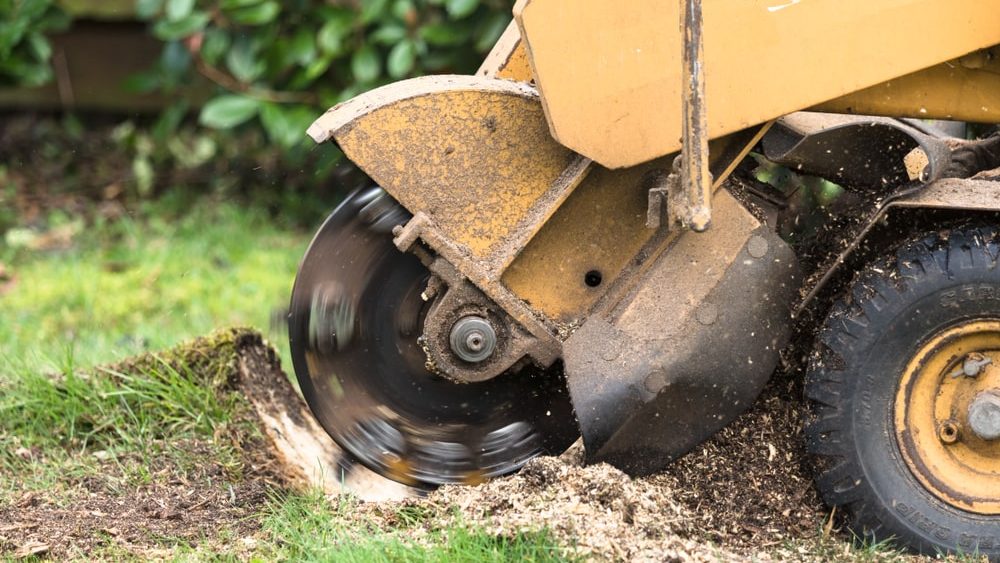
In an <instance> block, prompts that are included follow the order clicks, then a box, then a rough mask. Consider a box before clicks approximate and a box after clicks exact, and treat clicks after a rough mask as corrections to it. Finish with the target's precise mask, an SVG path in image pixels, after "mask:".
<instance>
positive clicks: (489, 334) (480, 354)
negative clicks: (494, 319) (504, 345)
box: [448, 315, 497, 363]
mask: <svg viewBox="0 0 1000 563" xmlns="http://www.w3.org/2000/svg"><path fill="white" fill-rule="evenodd" d="M448 340H449V342H450V343H451V351H452V352H454V353H455V355H456V356H458V357H459V358H461V359H463V360H465V361H466V362H470V363H478V362H481V361H483V360H485V359H486V358H489V357H490V355H492V354H493V350H495V349H496V347H497V333H496V330H494V329H493V325H491V324H490V322H489V321H488V320H486V319H484V318H483V317H478V316H475V315H469V316H468V317H462V318H461V319H459V320H458V322H456V323H455V325H454V326H452V327H451V335H450V336H449V338H448Z"/></svg>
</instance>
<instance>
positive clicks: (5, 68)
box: [0, 0, 69, 87]
mask: <svg viewBox="0 0 1000 563" xmlns="http://www.w3.org/2000/svg"><path fill="white" fill-rule="evenodd" d="M68 24H69V17H68V16H67V15H66V14H65V13H64V12H63V11H62V10H60V9H59V8H58V7H57V6H56V5H55V3H54V2H53V0H0V85H4V86H6V85H16V86H27V87H33V86H41V85H43V84H45V83H47V82H48V81H50V80H51V79H52V67H51V66H50V64H49V60H50V59H51V58H52V46H51V45H50V44H49V41H48V39H46V37H45V34H47V33H51V32H53V31H59V30H62V29H65V27H66V26H67V25H68Z"/></svg>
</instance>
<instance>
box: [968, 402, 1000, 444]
mask: <svg viewBox="0 0 1000 563" xmlns="http://www.w3.org/2000/svg"><path fill="white" fill-rule="evenodd" d="M969 428H970V429H971V430H972V433H973V434H975V435H976V436H978V437H979V438H981V439H983V440H996V439H998V438H1000V392H998V391H996V390H994V391H984V392H982V393H980V394H979V395H976V398H975V399H973V401H972V403H971V404H970V405H969Z"/></svg>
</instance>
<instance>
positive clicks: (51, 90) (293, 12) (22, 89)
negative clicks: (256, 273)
mask: <svg viewBox="0 0 1000 563" xmlns="http://www.w3.org/2000/svg"><path fill="white" fill-rule="evenodd" d="M512 4H513V1H512V0H339V1H338V0H328V1H321V0H290V1H288V0H286V1H280V2H279V1H276V0H0V112H3V113H2V114H0V207H6V208H8V211H7V214H8V215H10V214H17V215H20V216H22V217H23V215H24V213H25V212H28V213H30V212H31V205H30V204H31V202H30V201H28V202H26V201H25V200H34V204H35V207H38V206H39V205H41V206H42V207H44V205H45V203H46V202H50V201H53V200H54V199H60V198H63V196H66V195H69V196H78V197H81V198H85V199H90V200H98V201H106V200H119V201H121V200H144V199H149V198H154V197H157V196H159V195H163V194H164V193H166V192H168V191H170V192H175V191H181V192H190V193H192V194H205V193H210V194H222V195H224V196H229V195H240V194H242V195H248V196H249V197H251V198H253V199H254V201H255V202H261V203H263V204H264V205H267V206H269V207H272V208H273V209H275V210H276V211H277V210H280V211H281V212H285V213H290V215H291V216H292V217H295V218H297V219H298V220H301V221H302V222H305V223H312V222H314V221H316V220H317V218H318V217H320V216H321V215H322V214H325V213H326V212H328V211H329V209H330V208H329V205H330V201H331V200H333V199H336V198H337V197H338V195H339V194H340V193H341V192H342V191H343V189H344V187H343V186H342V185H340V184H339V183H338V182H337V180H336V174H334V173H333V172H334V171H335V169H336V168H337V166H338V164H340V163H341V155H340V154H339V152H338V151H337V150H336V148H335V147H333V146H330V145H327V146H323V147H317V146H316V145H314V144H313V143H312V141H311V140H309V139H308V138H307V137H306V135H305V129H306V127H308V125H309V124H310V123H311V122H312V120H313V119H315V118H316V117H318V116H319V115H320V114H321V113H322V112H323V111H325V110H326V109H327V108H328V107H330V106H332V105H335V104H336V103H338V102H341V101H343V100H345V99H348V98H350V97H352V96H354V95H356V94H358V93H360V92H363V91H365V90H368V89H371V88H374V87H377V86H380V85H382V84H385V83H388V82H391V81H395V80H399V79H402V78H406V77H410V76H416V75H421V74H426V73H471V72H474V71H475V69H476V67H477V66H478V64H479V63H480V62H481V61H482V59H483V57H484V56H485V54H486V53H487V52H488V51H489V49H490V47H492V45H493V43H494V42H495V41H496V39H497V38H498V37H499V36H500V34H501V33H502V32H503V30H504V28H505V27H506V25H507V24H508V22H509V21H510V18H511V15H510V12H511V6H512ZM123 73H124V74H123ZM63 199H64V198H63ZM11 203H14V204H15V205H14V206H13V207H15V208H16V209H17V210H16V211H11V210H10V208H11V207H12V206H11V205H9V204H11ZM60 204H61V205H62V207H65V201H61V202H60ZM26 205H27V207H25V206H26ZM6 220H7V221H8V222H9V221H10V218H9V217H8V218H7V219H6ZM4 221H5V218H4V217H3V214H0V232H2V231H3V228H4V225H3V223H4Z"/></svg>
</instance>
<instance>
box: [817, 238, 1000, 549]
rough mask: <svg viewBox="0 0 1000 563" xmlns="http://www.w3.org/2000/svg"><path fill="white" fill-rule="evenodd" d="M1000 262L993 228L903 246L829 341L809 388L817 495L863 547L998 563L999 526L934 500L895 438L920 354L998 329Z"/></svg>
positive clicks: (845, 306)
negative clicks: (936, 339) (964, 324)
mask: <svg viewBox="0 0 1000 563" xmlns="http://www.w3.org/2000/svg"><path fill="white" fill-rule="evenodd" d="M998 257H1000V240H998V232H997V230H996V229H993V228H989V227H970V228H961V229H954V230H951V231H944V232H941V233H935V234H934V235H929V236H927V237H926V238H924V239H922V240H919V241H914V242H910V243H907V244H904V245H902V246H901V247H900V248H899V249H898V250H897V251H896V252H895V255H894V256H892V257H889V258H887V259H885V260H884V261H882V262H881V263H877V264H872V265H871V266H870V267H869V268H868V269H867V270H866V271H864V272H862V273H861V275H860V276H859V277H858V279H857V280H856V281H855V282H854V283H853V285H852V286H851V288H850V290H849V291H848V292H847V294H846V295H845V296H844V297H843V298H842V299H841V300H839V301H838V302H837V303H836V304H835V305H834V306H833V309H832V310H831V312H830V314H829V316H828V317H827V319H826V322H825V324H824V326H823V327H822V329H821V330H820V333H819V338H818V341H817V345H816V350H815V352H814V353H813V355H812V357H811V359H810V363H809V368H808V372H807V375H806V382H805V391H806V396H807V398H808V399H809V403H810V418H809V419H808V422H807V424H806V429H805V433H806V439H807V445H808V448H809V450H810V452H811V453H812V454H814V455H815V458H814V459H815V461H816V465H817V475H816V486H817V488H818V489H819V492H820V494H821V495H822V496H823V499H824V500H825V501H826V502H827V504H829V505H831V506H838V507H841V508H843V509H844V510H843V514H845V516H846V519H847V522H848V525H849V526H850V528H851V530H852V531H853V532H854V533H855V534H856V535H857V536H859V537H863V538H865V539H867V540H869V541H872V540H873V541H883V540H889V541H891V542H892V543H895V544H896V545H898V546H900V547H908V548H910V549H912V550H915V551H918V552H921V553H924V554H928V555H933V554H938V553H942V552H952V553H956V552H957V553H965V554H970V553H976V552H978V553H979V554H981V555H982V554H984V555H987V556H988V557H989V558H990V560H991V561H997V560H1000V516H997V515H990V516H987V515H980V514H974V513H972V512H967V511H963V510H960V509H957V508H954V507H952V506H950V505H948V504H947V503H945V502H943V501H941V500H939V499H938V498H937V497H935V496H933V495H932V494H931V493H930V492H928V491H927V490H926V489H925V488H924V487H923V486H922V485H921V484H920V482H919V481H917V479H916V478H915V477H914V476H913V474H912V473H911V471H910V470H909V468H908V467H907V465H906V463H905V461H904V460H903V458H902V456H901V454H900V449H899V447H898V445H897V444H896V436H895V432H894V428H893V405H894V402H895V395H896V390H897V385H898V384H899V380H900V377H901V375H902V373H903V371H904V368H905V366H906V363H907V362H908V361H909V360H910V358H911V357H912V355H913V354H914V353H916V351H917V350H918V349H919V347H920V345H921V344H922V343H923V342H924V341H926V339H928V338H930V337H932V336H933V335H935V334H936V333H938V332H940V331H941V330H944V329H945V328H947V327H949V326H952V325H954V324H956V323H958V322H960V321H963V320H967V319H972V318H997V319H1000V267H998V263H997V260H998ZM970 288H971V291H969V289H970Z"/></svg>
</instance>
